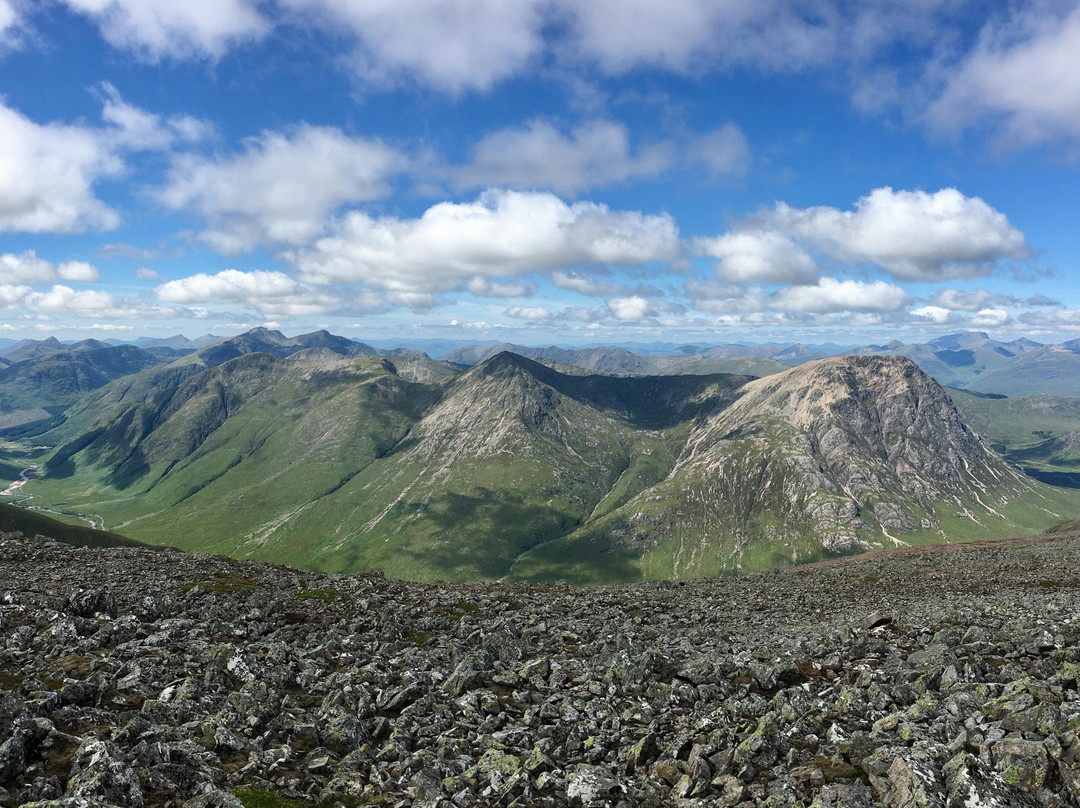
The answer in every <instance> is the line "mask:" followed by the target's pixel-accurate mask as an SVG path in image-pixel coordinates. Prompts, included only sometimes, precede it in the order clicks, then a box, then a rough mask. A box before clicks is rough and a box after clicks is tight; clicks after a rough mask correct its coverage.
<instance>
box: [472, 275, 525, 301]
mask: <svg viewBox="0 0 1080 808" xmlns="http://www.w3.org/2000/svg"><path fill="white" fill-rule="evenodd" d="M466 288H467V289H468V290H469V292H470V294H474V295H476V296H477V297H532V296H533V295H535V294H536V291H537V286H536V284H535V283H525V282H524V281H520V280H517V281H511V282H508V283H499V282H498V281H493V280H491V278H484V277H480V276H477V277H475V278H473V279H472V280H470V281H469V283H468V284H467V286H466Z"/></svg>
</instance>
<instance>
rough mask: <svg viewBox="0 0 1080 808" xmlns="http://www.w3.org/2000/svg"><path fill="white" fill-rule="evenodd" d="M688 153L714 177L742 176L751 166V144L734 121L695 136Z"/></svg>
mask: <svg viewBox="0 0 1080 808" xmlns="http://www.w3.org/2000/svg"><path fill="white" fill-rule="evenodd" d="M687 154H688V155H689V157H690V159H691V160H692V161H693V162H696V163H698V164H700V165H703V166H705V169H706V171H708V173H709V175H710V176H711V177H712V178H713V179H718V178H721V177H729V176H734V177H737V176H741V175H742V174H745V173H746V169H747V168H749V166H750V144H749V143H747V141H746V135H744V134H743V131H742V129H740V128H739V127H738V126H736V125H735V124H733V123H727V124H724V125H723V126H721V127H720V128H719V129H714V130H713V131H711V132H706V133H705V134H703V135H698V136H695V137H694V138H693V139H692V141H691V142H690V144H689V149H688V152H687Z"/></svg>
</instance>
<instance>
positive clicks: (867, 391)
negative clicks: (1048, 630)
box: [22, 335, 1080, 582]
mask: <svg viewBox="0 0 1080 808" xmlns="http://www.w3.org/2000/svg"><path fill="white" fill-rule="evenodd" d="M254 336H256V337H257V336H259V335H254ZM264 336H265V335H264ZM271 336H272V335H271ZM274 339H275V340H276V339H277V338H276V337H275V338H274ZM282 339H283V338H282ZM204 350H206V349H204ZM350 350H351V349H350ZM200 353H202V352H199V353H197V354H193V355H192V356H193V357H195V358H197V357H198V356H199V355H200ZM188 359H189V360H191V358H190V357H189V358H188ZM407 360H408V357H402V358H400V359H399V358H392V359H387V358H376V357H362V356H347V355H343V354H341V353H337V352H335V351H334V350H333V347H332V346H331V347H322V348H304V349H301V350H298V351H294V352H291V353H290V354H289V355H288V356H285V357H275V356H273V355H270V354H267V353H265V352H261V351H260V352H252V353H247V354H244V355H241V356H238V357H235V358H234V359H231V360H228V361H225V362H223V363H221V364H219V365H216V366H214V367H209V368H202V369H200V366H199V365H198V364H194V363H193V361H188V363H187V364H183V361H184V360H182V362H181V363H180V364H177V363H174V364H173V365H168V366H165V367H162V368H154V369H152V370H150V371H148V372H147V373H145V374H140V375H137V376H134V377H130V378H126V379H122V380H119V381H117V382H115V383H113V384H112V385H111V386H110V387H108V388H105V389H103V390H102V391H101V392H100V394H99V395H96V397H95V398H94V399H93V400H90V399H87V400H85V401H83V402H82V403H81V404H80V405H79V407H77V408H73V409H72V410H70V411H69V412H68V413H67V417H68V420H67V422H66V423H65V424H64V425H62V426H61V427H58V428H57V429H56V430H55V431H54V432H53V433H52V434H51V436H45V437H46V438H47V439H53V440H55V441H56V442H57V443H58V444H59V445H58V448H57V449H56V450H55V451H54V452H53V454H52V455H51V457H50V458H49V459H48V462H47V464H46V466H45V469H44V471H45V476H44V479H35V480H31V481H30V482H29V483H27V484H26V485H25V486H24V487H23V489H22V491H23V492H25V493H28V494H31V495H33V496H35V497H37V498H38V503H39V504H50V503H53V504H54V505H55V506H57V507H61V506H62V508H63V509H64V510H68V511H74V512H77V513H93V514H95V515H98V516H100V517H101V518H103V519H104V521H105V525H106V526H107V527H108V528H109V529H112V530H115V531H117V532H120V533H123V534H125V535H129V536H131V537H133V538H138V539H142V540H146V541H149V542H151V543H155V544H174V545H178V546H181V547H183V548H185V549H198V550H212V551H214V552H224V553H228V554H232V555H237V556H246V557H254V558H261V559H264V560H274V561H279V562H287V563H293V564H299V565H303V566H307V567H311V568H317V569H322V570H334V571H355V570H368V569H384V570H386V571H387V572H389V573H391V574H394V575H397V576H401V577H407V578H412V579H420V580H431V579H452V580H482V579H496V578H509V579H511V580H516V579H528V580H559V579H566V580H570V581H579V582H599V581H620V580H635V579H641V578H671V577H691V576H697V575H708V574H717V573H725V572H727V573H730V572H733V571H739V570H742V571H747V570H754V569H761V568H765V567H769V566H775V565H777V564H790V563H793V562H801V561H807V560H814V559H817V558H822V557H825V556H828V555H830V554H835V553H846V552H852V551H855V550H858V549H866V548H871V547H880V546H893V545H896V544H902V543H904V542H909V541H918V542H928V541H942V540H946V539H955V538H982V537H986V536H1006V535H1017V534H1020V533H1025V532H1030V531H1031V530H1036V529H1043V528H1045V527H1047V526H1049V525H1051V524H1054V523H1056V522H1061V521H1064V520H1065V519H1067V518H1070V517H1072V516H1075V515H1076V514H1077V513H1078V512H1080V503H1077V502H1076V501H1075V498H1069V496H1068V495H1067V493H1062V492H1056V491H1054V490H1053V489H1050V488H1049V487H1048V486H1042V485H1039V484H1037V483H1034V482H1033V481H1030V480H1028V479H1027V478H1024V477H1023V476H1022V475H1020V474H1019V473H1018V472H1017V471H1015V470H1014V469H1012V468H1011V467H1010V466H1008V464H1006V463H1005V462H1004V461H1002V460H1001V458H1000V457H999V456H997V455H996V454H994V453H993V452H992V451H990V450H989V449H988V448H987V446H986V445H985V443H984V442H983V441H982V440H981V439H979V438H978V437H977V436H976V435H975V434H974V433H972V432H971V431H970V430H969V429H968V428H967V427H966V426H965V425H964V423H963V422H962V421H961V419H960V418H959V416H958V415H957V413H956V410H955V409H954V408H953V406H952V403H951V402H950V400H949V398H948V396H947V395H946V393H945V391H944V390H943V389H942V388H941V387H940V386H939V385H938V384H936V383H935V382H934V381H933V380H931V379H930V378H929V377H927V376H926V375H925V374H924V373H922V372H921V371H920V370H919V369H918V368H917V367H916V366H915V365H914V364H913V363H911V362H910V361H908V360H906V359H903V358H900V357H885V358H882V357H860V358H852V359H829V360H823V361H820V362H817V363H810V364H806V365H803V366H800V367H797V368H793V369H790V370H788V371H786V372H784V373H782V374H777V375H774V376H770V377H766V378H765V379H759V380H753V379H752V378H750V377H746V376H732V375H724V374H718V375H713V376H701V375H694V376H674V377H648V376H644V377H643V376H634V377H614V376H604V375H596V374H593V375H567V374H563V373H559V372H557V371H555V370H553V369H551V368H549V367H546V366H544V365H541V364H538V363H536V362H533V361H531V360H529V359H526V358H523V357H520V356H516V355H513V354H509V353H503V354H499V355H497V356H495V357H492V358H491V359H488V360H486V361H485V362H483V363H481V364H480V365H477V366H476V367H474V368H472V369H471V370H469V371H468V372H465V373H460V374H454V375H452V376H450V377H449V378H446V379H443V380H438V381H423V382H421V381H415V380H413V379H410V378H403V373H402V371H401V370H400V368H399V364H398V363H399V361H407ZM428 361H430V360H428ZM440 367H443V368H446V367H447V366H445V365H442V366H440ZM414 378H415V377H414ZM1070 509H1071V510H1070Z"/></svg>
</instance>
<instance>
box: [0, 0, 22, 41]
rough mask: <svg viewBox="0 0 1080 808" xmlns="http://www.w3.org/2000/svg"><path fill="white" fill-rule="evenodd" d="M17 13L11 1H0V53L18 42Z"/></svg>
mask: <svg viewBox="0 0 1080 808" xmlns="http://www.w3.org/2000/svg"><path fill="white" fill-rule="evenodd" d="M18 28H19V12H18V11H16V9H15V6H14V5H13V4H12V3H11V0H0V52H2V51H3V49H4V48H7V47H12V46H14V45H16V43H17V41H18V36H17V32H18Z"/></svg>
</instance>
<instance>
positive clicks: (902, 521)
mask: <svg viewBox="0 0 1080 808" xmlns="http://www.w3.org/2000/svg"><path fill="white" fill-rule="evenodd" d="M740 392H741V394H742V395H741V396H740V397H739V398H738V399H737V400H736V401H735V402H734V403H733V404H731V405H730V406H728V407H726V408H724V409H721V410H719V411H717V412H715V413H712V414H710V415H708V416H707V417H704V418H702V419H700V420H698V421H697V422H696V423H695V424H694V426H693V428H692V429H691V431H690V433H689V435H688V437H687V440H686V443H685V445H684V446H683V448H682V450H681V452H680V454H679V456H678V460H677V462H676V463H675V464H674V466H673V467H672V470H671V471H670V473H669V474H668V476H667V477H666V478H665V479H664V480H663V481H662V482H661V483H659V484H658V485H656V486H654V487H652V488H650V489H649V490H647V491H644V492H642V493H641V494H639V495H638V496H636V497H635V498H633V499H632V500H630V501H629V502H627V503H626V504H625V505H623V506H622V507H621V508H619V509H618V510H617V511H615V512H613V513H611V514H610V515H608V516H607V517H605V518H604V519H602V520H599V521H598V522H597V523H596V524H594V525H587V526H585V527H584V528H582V529H581V531H579V533H578V534H576V535H574V536H571V537H568V538H567V539H566V540H565V541H564V542H563V543H562V544H561V545H559V546H558V547H550V548H545V549H544V550H542V551H541V553H558V554H560V555H567V556H571V555H575V554H578V553H584V554H587V555H593V556H595V555H597V554H599V553H602V552H608V553H621V554H635V553H636V554H639V555H643V556H645V557H652V558H654V559H656V562H657V563H658V564H659V563H660V559H668V558H670V562H669V563H670V564H671V567H670V569H671V571H672V573H673V574H674V575H676V576H684V577H685V576H692V575H695V574H697V575H701V574H716V573H719V572H725V571H732V570H741V569H760V568H762V567H767V566H773V565H776V564H781V563H797V562H805V561H812V560H815V559H816V558H821V557H823V555H824V554H828V553H849V552H854V551H857V550H865V549H869V548H871V547H887V546H898V545H902V544H905V543H906V542H907V541H911V540H914V539H913V534H914V535H915V536H917V537H918V540H920V541H924V540H933V534H934V533H935V532H938V531H941V534H940V539H939V540H945V539H947V538H948V535H947V534H946V533H945V531H944V530H942V528H943V523H944V521H945V519H946V518H948V517H951V516H954V515H959V516H960V517H961V518H963V519H966V520H970V521H971V522H972V523H973V524H977V525H979V526H980V527H981V528H982V529H984V530H993V525H994V523H995V522H1003V521H1006V517H1005V513H1006V512H1007V510H1008V509H1009V508H1011V507H1013V506H1016V505H1018V504H1020V503H1022V502H1024V501H1025V500H1027V499H1028V498H1029V497H1031V496H1032V495H1033V494H1035V495H1036V496H1038V494H1037V493H1036V491H1035V488H1036V486H1035V484H1034V483H1033V481H1031V480H1029V479H1028V478H1026V477H1025V476H1024V475H1023V474H1021V473H1020V472H1019V471H1017V470H1016V469H1015V468H1013V467H1012V466H1010V465H1009V464H1007V463H1005V462H1004V461H1002V459H1001V458H1000V457H999V456H997V455H996V454H995V453H994V452H993V451H991V450H990V448H989V447H988V446H987V445H986V443H985V442H984V441H983V440H982V439H981V438H979V437H978V436H977V435H976V434H975V433H973V432H972V431H971V430H970V429H969V428H968V427H967V426H966V425H965V424H964V422H963V421H962V420H961V419H960V416H959V415H958V413H957V411H956V409H955V407H954V406H953V405H952V402H951V401H950V399H949V397H948V395H947V394H946V392H945V391H944V390H943V388H941V386H940V385H938V384H937V382H935V381H934V380H933V379H931V378H930V377H929V376H927V375H926V374H925V373H923V372H922V371H920V370H919V369H918V367H916V365H915V364H914V363H913V362H911V361H909V360H907V359H903V358H901V357H875V356H868V357H850V358H840V359H825V360H819V361H817V362H812V363H808V364H805V365H801V366H799V367H796V368H793V369H791V370H789V371H787V372H785V373H782V374H777V375H774V376H769V377H766V378H764V379H758V380H755V381H751V382H748V383H747V384H745V385H743V386H742V388H741V390H740ZM905 536H906V537H907V539H905V538H903V537H905Z"/></svg>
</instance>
